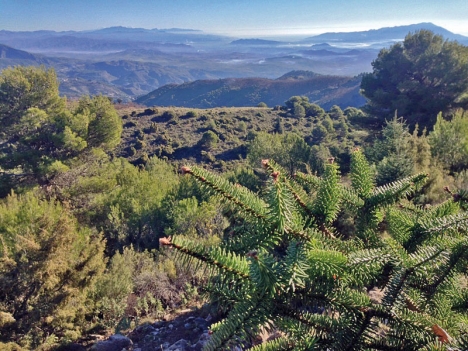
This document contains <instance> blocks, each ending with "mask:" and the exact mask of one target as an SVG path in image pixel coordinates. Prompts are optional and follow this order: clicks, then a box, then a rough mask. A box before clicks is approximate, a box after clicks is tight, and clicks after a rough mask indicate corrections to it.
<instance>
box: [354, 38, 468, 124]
mask: <svg viewBox="0 0 468 351" xmlns="http://www.w3.org/2000/svg"><path fill="white" fill-rule="evenodd" d="M372 66H373V68H374V72H373V73H369V74H365V75H364V76H363V78H362V84H361V88H362V94H363V95H364V96H365V97H366V98H368V99H369V100H370V102H369V105H368V108H367V110H368V111H369V112H370V113H371V114H373V115H376V116H379V117H380V119H381V121H382V122H383V121H384V120H385V119H388V118H390V117H391V116H392V115H393V114H394V113H395V111H398V113H399V114H400V115H402V116H405V118H406V119H407V121H408V122H409V123H410V124H411V125H414V124H416V123H418V124H419V125H420V127H421V128H423V127H430V126H432V125H434V123H435V118H436V115H437V113H438V112H443V113H444V114H445V116H450V114H451V113H453V111H454V110H455V109H457V108H464V109H466V108H467V107H468V95H467V90H468V47H466V46H463V45H460V44H459V43H457V42H455V41H448V40H444V38H443V37H442V36H440V35H435V34H434V33H433V32H430V31H427V30H422V31H418V32H416V33H415V34H414V35H408V36H407V37H406V38H405V40H404V42H403V43H397V44H395V45H393V46H392V47H391V48H390V49H384V50H382V51H381V52H380V53H379V56H378V58H377V59H376V60H375V61H374V62H373V63H372Z"/></svg>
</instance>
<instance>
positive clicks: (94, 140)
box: [0, 67, 122, 191]
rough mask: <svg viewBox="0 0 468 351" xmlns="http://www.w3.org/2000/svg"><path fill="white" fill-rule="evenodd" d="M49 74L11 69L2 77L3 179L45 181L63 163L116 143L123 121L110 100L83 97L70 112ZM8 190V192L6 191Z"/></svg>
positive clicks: (37, 69) (0, 160)
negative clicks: (83, 153)
mask: <svg viewBox="0 0 468 351" xmlns="http://www.w3.org/2000/svg"><path fill="white" fill-rule="evenodd" d="M58 86H59V85H58V81H57V76H56V74H55V71H54V70H53V69H45V68H44V67H13V68H8V69H5V70H3V71H2V72H1V74H0V123H1V125H2V127H1V129H0V168H1V169H2V170H3V172H4V174H3V178H4V179H3V180H2V182H4V180H5V178H6V177H8V176H9V177H10V178H11V177H12V176H14V177H15V178H17V179H29V178H34V179H36V180H38V179H42V180H44V179H47V178H48V177H49V176H51V175H53V174H55V173H57V172H61V171H64V170H66V169H68V166H67V164H66V163H67V162H66V161H67V160H69V159H71V158H73V157H76V156H77V155H79V154H80V153H82V152H84V151H86V150H89V149H91V148H102V149H105V150H108V149H111V148H113V147H115V146H116V145H117V144H118V143H119V142H120V136H121V133H122V122H121V119H120V117H119V116H118V114H117V113H116V111H115V109H114V107H113V105H112V103H111V102H110V100H109V99H108V98H106V97H103V96H96V97H93V98H89V97H84V98H82V99H81V100H80V101H79V103H78V104H77V106H76V107H75V108H74V109H73V108H68V107H67V103H66V100H65V98H62V97H60V96H59V93H58ZM7 191H8V190H7Z"/></svg>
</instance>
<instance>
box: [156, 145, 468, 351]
mask: <svg viewBox="0 0 468 351" xmlns="http://www.w3.org/2000/svg"><path fill="white" fill-rule="evenodd" d="M333 161H334V160H333V159H329V162H328V164H327V165H326V167H325V171H324V174H323V176H322V177H321V178H319V177H317V176H313V175H310V174H302V173H298V174H296V176H295V179H292V178H290V177H288V176H287V172H286V171H285V170H284V169H282V168H281V167H280V166H279V165H278V164H276V163H275V162H274V161H271V160H263V161H262V165H263V167H264V168H265V170H266V172H267V173H268V174H269V181H268V187H267V190H266V191H265V195H266V198H265V199H263V198H260V197H259V196H257V194H254V193H252V192H250V191H249V190H247V189H246V188H244V187H242V186H238V185H234V184H231V183H229V182H228V181H226V180H225V179H223V178H222V177H220V176H217V175H215V174H212V173H210V172H207V171H205V170H203V169H201V168H199V167H195V166H194V167H187V166H186V167H183V168H182V170H183V172H185V173H186V174H189V175H190V176H192V177H194V178H195V179H196V180H197V181H199V182H200V183H202V184H203V185H204V186H205V188H206V189H207V190H209V191H211V192H214V193H216V194H218V196H220V197H221V198H222V199H224V200H225V201H226V202H227V203H228V204H229V205H230V206H231V207H230V208H231V211H232V208H237V213H236V214H235V215H236V219H237V220H236V221H235V222H234V223H235V226H234V227H233V228H230V229H229V230H230V233H234V234H233V235H232V237H231V238H230V239H229V240H227V241H226V242H225V243H223V244H222V245H221V246H219V247H211V248H207V247H202V246H200V245H198V244H197V243H194V242H190V241H189V240H187V239H186V238H183V237H182V236H176V237H172V238H171V237H169V238H163V239H161V240H160V243H161V244H162V245H164V246H167V247H171V248H173V249H175V250H176V251H178V252H180V254H181V257H184V258H186V259H187V260H197V261H199V262H200V263H201V264H202V265H205V266H206V267H208V268H209V269H210V270H211V272H212V274H213V278H212V281H211V285H210V286H209V287H208V291H209V292H210V296H211V299H212V301H213V302H216V303H217V304H218V306H219V307H220V308H222V309H224V311H225V312H226V317H225V318H224V319H223V320H221V321H220V322H219V323H216V324H214V325H212V326H211V331H212V332H213V333H212V336H211V339H210V340H209V342H208V343H207V344H206V346H205V348H204V350H223V349H228V348H229V347H230V346H232V345H233V344H239V343H240V344H243V343H244V344H247V343H248V342H249V341H250V340H251V339H252V338H253V337H254V336H255V335H256V334H258V333H259V331H260V330H268V331H277V333H276V334H277V335H279V336H278V337H277V338H276V339H274V340H271V341H267V342H266V343H264V344H261V345H257V346H254V347H253V348H252V350H256V351H258V350H448V349H452V350H464V349H466V348H467V347H468V337H467V331H468V323H467V322H468V319H467V306H468V290H467V287H466V282H467V275H466V273H467V268H468V260H467V258H468V250H467V245H468V238H467V236H466V230H467V228H468V226H467V225H468V214H467V213H465V212H462V211H461V210H460V203H461V202H462V201H464V200H463V199H465V197H463V196H459V195H457V194H455V195H454V196H453V199H452V200H450V201H447V202H445V203H443V204H441V205H439V206H436V207H432V208H429V209H425V208H419V207H416V206H414V205H412V204H411V202H410V201H408V198H410V196H411V194H412V193H413V192H414V191H415V190H417V189H418V188H419V187H420V186H421V185H422V184H423V183H424V181H425V179H426V175H424V174H418V175H415V176H411V177H408V178H405V179H402V180H400V181H396V182H394V183H391V184H386V185H383V186H380V187H376V185H375V179H374V175H373V172H372V170H371V168H370V167H369V164H368V162H367V160H366V159H365V157H364V156H363V154H362V153H361V152H360V151H359V150H354V151H353V153H352V155H351V171H350V175H349V178H350V180H351V182H350V185H347V184H345V183H344V182H342V181H340V175H339V172H338V167H337V166H336V164H334V162H333ZM305 189H307V191H306V190H305ZM343 214H347V215H348V217H349V218H351V219H352V220H350V221H348V226H349V227H350V228H349V230H348V231H347V233H346V235H344V234H342V233H341V232H340V231H339V230H338V228H340V227H343V225H342V223H340V222H341V221H342V218H343ZM239 219H242V221H240V220H239ZM236 234H237V235H236Z"/></svg>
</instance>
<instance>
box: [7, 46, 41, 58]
mask: <svg viewBox="0 0 468 351" xmlns="http://www.w3.org/2000/svg"><path fill="white" fill-rule="evenodd" d="M0 59H11V60H32V61H36V60H37V57H36V56H35V55H33V54H30V53H29V52H26V51H23V50H17V49H14V48H12V47H9V46H7V45H3V44H0Z"/></svg>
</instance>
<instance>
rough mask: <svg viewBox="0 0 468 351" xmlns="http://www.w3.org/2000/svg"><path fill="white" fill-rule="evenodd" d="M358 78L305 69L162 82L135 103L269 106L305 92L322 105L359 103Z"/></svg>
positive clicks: (310, 98) (201, 106)
mask: <svg viewBox="0 0 468 351" xmlns="http://www.w3.org/2000/svg"><path fill="white" fill-rule="evenodd" d="M360 84H361V77H354V78H351V77H341V76H324V75H320V74H314V73H313V72H307V71H292V72H289V73H288V74H285V75H284V76H282V77H280V78H278V79H274V80H272V79H262V78H237V79H234V78H230V79H219V80H197V81H195V82H190V83H184V84H179V85H175V84H169V85H165V86H163V87H161V88H159V89H157V90H155V91H152V92H151V93H149V94H147V95H144V96H142V97H140V98H138V99H137V100H136V102H138V103H141V104H143V105H147V106H153V105H158V106H173V105H175V106H184V107H196V108H210V107H217V106H233V107H234V106H257V105H258V104H259V103H260V102H264V103H266V104H267V105H268V106H276V105H280V104H282V103H283V102H284V101H285V100H287V99H288V98H289V97H290V96H293V95H304V96H307V97H308V98H309V100H310V101H314V102H315V103H317V104H319V105H320V106H322V107H323V108H330V107H332V106H333V105H338V106H340V107H342V108H346V107H348V106H356V107H359V106H362V105H364V102H365V100H364V99H363V97H362V96H361V95H360V94H359V88H360Z"/></svg>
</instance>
